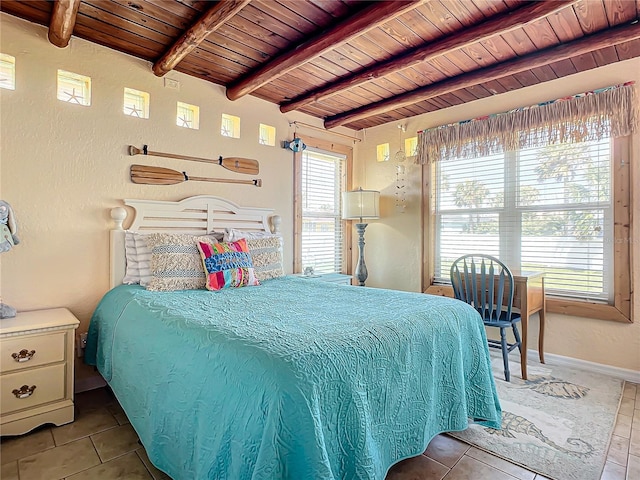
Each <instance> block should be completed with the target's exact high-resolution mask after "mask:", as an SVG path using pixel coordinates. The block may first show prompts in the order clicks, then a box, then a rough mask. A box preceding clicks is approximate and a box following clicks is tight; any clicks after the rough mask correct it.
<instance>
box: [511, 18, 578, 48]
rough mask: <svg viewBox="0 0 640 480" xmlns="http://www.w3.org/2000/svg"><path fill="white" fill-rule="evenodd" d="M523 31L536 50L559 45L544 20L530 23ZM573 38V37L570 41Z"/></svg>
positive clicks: (554, 34)
mask: <svg viewBox="0 0 640 480" xmlns="http://www.w3.org/2000/svg"><path fill="white" fill-rule="evenodd" d="M523 31H524V33H526V34H527V36H528V37H529V38H530V39H531V43H533V44H534V45H535V46H536V49H538V50H540V49H542V48H548V47H551V46H552V45H557V44H558V43H560V39H559V38H558V36H557V35H556V32H555V31H554V30H553V28H552V27H551V24H550V23H549V21H548V20H547V19H546V18H545V19H542V20H540V21H537V22H533V23H530V24H529V25H525V26H524V27H523ZM580 36H582V35H580ZM574 38H575V37H573V38H572V39H571V40H573V39H574Z"/></svg>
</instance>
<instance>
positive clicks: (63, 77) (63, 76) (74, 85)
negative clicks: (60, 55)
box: [58, 70, 91, 107]
mask: <svg viewBox="0 0 640 480" xmlns="http://www.w3.org/2000/svg"><path fill="white" fill-rule="evenodd" d="M58 100H62V101H63V102H67V103H75V104H77V105H82V106H85V107H88V106H89V105H91V77H87V76H85V75H80V74H77V73H72V72H65V71H64V70H58Z"/></svg>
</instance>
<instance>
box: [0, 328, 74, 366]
mask: <svg viewBox="0 0 640 480" xmlns="http://www.w3.org/2000/svg"><path fill="white" fill-rule="evenodd" d="M65 335H66V334H65V332H56V333H48V334H46V335H33V336H22V337H16V338H11V337H9V338H5V339H3V340H1V341H0V351H2V355H1V356H0V373H7V372H13V371H16V370H21V369H24V368H32V367H37V366H38V365H45V364H48V363H56V362H61V361H63V360H64V347H65ZM31 352H35V353H33V354H32V353H31ZM14 354H15V356H16V358H14V357H13V355H14Z"/></svg>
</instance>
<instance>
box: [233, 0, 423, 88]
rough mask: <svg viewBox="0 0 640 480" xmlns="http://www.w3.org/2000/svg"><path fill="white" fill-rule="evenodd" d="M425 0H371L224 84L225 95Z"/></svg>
mask: <svg viewBox="0 0 640 480" xmlns="http://www.w3.org/2000/svg"><path fill="white" fill-rule="evenodd" d="M427 1H428V0H417V1H413V2H405V1H393V0H391V1H378V2H373V3H372V4H371V5H369V6H368V7H366V8H364V9H363V10H361V11H359V12H358V13H356V14H355V15H353V16H351V17H349V18H347V19H345V20H344V21H341V22H339V23H338V24H336V25H334V26H333V27H331V28H329V29H328V30H326V31H324V32H322V33H320V34H318V35H316V36H314V37H312V38H310V39H309V40H307V41H305V42H303V43H301V44H300V45H297V46H294V47H293V48H292V49H290V50H288V51H287V52H285V53H283V54H281V55H279V56H276V57H275V58H273V59H272V60H271V61H269V62H267V63H265V64H264V65H262V66H261V67H259V68H258V69H256V70H254V71H253V72H250V73H249V74H248V75H246V76H244V77H242V78H240V79H239V80H237V81H236V82H234V83H232V84H231V85H229V86H228V87H227V98H228V99H229V100H237V99H239V98H240V97H243V96H244V95H248V94H250V93H251V92H253V91H255V90H257V89H258V88H260V87H261V86H263V85H265V84H267V83H268V82H270V81H272V80H274V79H275V78H278V77H281V76H282V75H284V74H286V73H287V72H290V71H291V70H293V69H295V68H297V67H299V66H300V65H303V64H305V63H307V62H309V61H310V60H312V59H314V58H317V57H319V56H320V55H322V54H324V53H326V52H328V51H331V50H333V49H335V48H336V47H338V46H340V45H343V44H345V43H347V42H348V41H349V40H351V39H353V38H355V37H358V36H360V35H363V34H364V33H366V32H368V31H370V30H373V29H374V28H377V27H379V26H380V25H382V24H383V23H385V22H388V21H390V20H393V19H394V18H396V17H399V16H400V15H402V14H404V13H407V12H409V11H411V10H413V9H415V8H417V7H419V6H420V5H423V4H424V3H426V2H427Z"/></svg>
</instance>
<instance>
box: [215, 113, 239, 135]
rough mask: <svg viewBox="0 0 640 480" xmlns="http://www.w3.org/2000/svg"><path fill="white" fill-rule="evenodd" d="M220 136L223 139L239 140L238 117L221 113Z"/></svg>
mask: <svg viewBox="0 0 640 480" xmlns="http://www.w3.org/2000/svg"><path fill="white" fill-rule="evenodd" d="M220 135H222V136H223V137H231V138H240V117H235V116H233V115H227V114H226V113H223V114H222V124H221V125H220Z"/></svg>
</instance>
